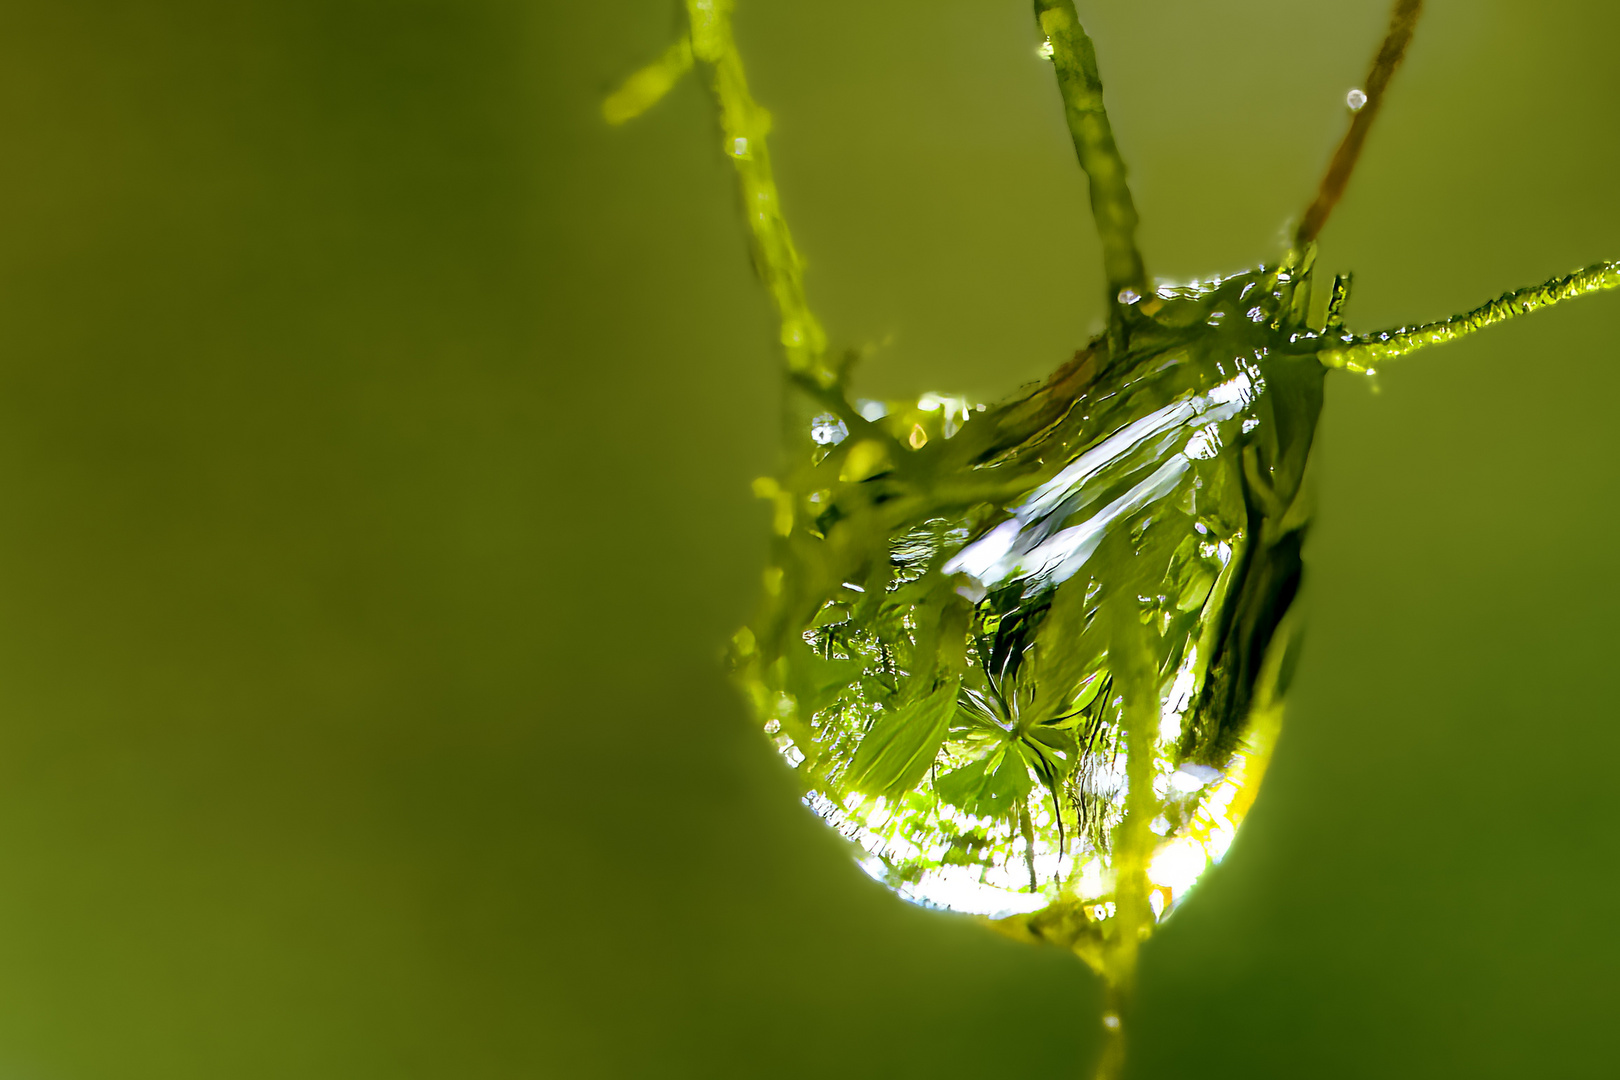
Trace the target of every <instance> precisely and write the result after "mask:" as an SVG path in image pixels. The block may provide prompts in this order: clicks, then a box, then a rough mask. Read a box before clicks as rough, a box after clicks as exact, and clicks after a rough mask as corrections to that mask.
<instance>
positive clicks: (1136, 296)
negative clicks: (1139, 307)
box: [1119, 289, 1142, 304]
mask: <svg viewBox="0 0 1620 1080" xmlns="http://www.w3.org/2000/svg"><path fill="white" fill-rule="evenodd" d="M1140 299H1142V295H1141V294H1140V293H1138V292H1137V291H1136V290H1135V289H1121V290H1119V302H1120V303H1122V304H1134V303H1136V302H1137V301H1138V300H1140Z"/></svg>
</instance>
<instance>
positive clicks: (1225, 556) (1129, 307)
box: [603, 0, 1620, 1077]
mask: <svg viewBox="0 0 1620 1080" xmlns="http://www.w3.org/2000/svg"><path fill="white" fill-rule="evenodd" d="M1034 6H1035V15H1036V21H1037V24H1038V28H1039V30H1040V32H1041V34H1042V35H1043V39H1042V43H1041V44H1040V46H1039V48H1038V50H1037V52H1038V55H1040V56H1041V57H1043V58H1046V59H1047V60H1049V61H1050V62H1051V64H1052V66H1053V70H1054V73H1055V75H1056V78H1057V84H1058V89H1059V92H1060V94H1061V97H1062V100H1063V104H1064V109H1065V115H1066V119H1067V122H1068V127H1069V131H1070V134H1071V136H1072V139H1073V142H1074V147H1075V151H1076V155H1077V157H1078V159H1079V163H1080V165H1081V167H1082V169H1083V170H1084V171H1085V173H1086V175H1087V177H1088V179H1089V181H1090V197H1091V206H1092V211H1093V217H1094V219H1095V221H1096V224H1097V231H1098V237H1099V240H1100V242H1101V247H1102V256H1103V266H1104V270H1105V275H1106V279H1107V294H1106V295H1107V304H1108V311H1109V319H1108V324H1107V328H1106V329H1105V330H1104V331H1103V332H1102V333H1101V334H1100V335H1098V336H1097V338H1095V339H1094V340H1093V341H1091V342H1089V343H1088V344H1087V345H1085V346H1084V347H1083V348H1081V349H1080V350H1079V351H1078V352H1076V353H1075V355H1074V356H1073V357H1072V358H1070V359H1069V360H1068V361H1066V362H1065V363H1063V364H1062V365H1061V366H1059V367H1058V368H1057V370H1056V371H1054V372H1053V373H1052V375H1051V376H1049V377H1048V378H1047V379H1046V380H1045V381H1044V382H1042V383H1040V384H1039V385H1035V386H1032V387H1029V388H1026V389H1025V390H1024V391H1022V392H1020V393H1018V394H1016V395H1014V396H1013V397H1012V398H1011V399H1009V400H1007V401H1004V402H999V403H993V404H991V403H970V402H968V401H965V400H963V399H961V398H953V397H948V396H944V395H938V394H925V395H923V396H922V397H921V398H919V399H917V400H915V401H890V402H873V401H855V400H852V399H851V398H850V397H849V395H848V393H847V389H846V388H847V385H848V377H849V364H850V362H851V361H850V359H849V356H850V355H851V354H843V355H840V354H837V353H834V352H833V351H831V350H829V348H828V345H827V337H826V334H825V332H824V330H823V329H822V326H821V323H820V321H819V320H818V319H817V318H816V316H815V315H814V313H813V312H812V311H811V309H810V307H809V304H808V302H807V300H806V297H805V292H804V284H803V273H802V265H801V263H800V260H799V256H798V252H797V249H796V247H795V246H794V243H793V239H792V236H791V234H790V232H789V230H788V227H787V223H786V221H785V219H784V218H783V216H782V211H781V207H780V202H779V199H778V197H777V190H776V185H775V180H774V177H773V174H772V171H771V161H770V155H769V150H768V145H767V141H766V136H767V134H768V132H769V130H770V123H771V120H770V116H769V114H768V113H767V112H766V111H765V110H764V109H763V108H761V107H760V106H759V105H758V104H757V103H756V102H755V101H754V99H753V97H752V96H751V94H750V92H749V90H748V84H747V79H746V76H745V73H744V70H743V65H742V61H741V58H740V56H739V55H738V52H737V48H736V45H735V42H734V41H733V39H732V35H731V24H730V11H731V3H730V0H686V12H687V27H688V33H687V35H686V36H684V37H683V38H682V39H681V40H680V41H678V42H676V44H675V45H673V46H671V47H670V48H669V49H668V50H667V51H666V52H665V53H664V55H663V56H662V57H660V58H659V59H658V60H657V61H655V62H654V63H653V64H651V65H649V66H648V67H647V68H645V69H643V70H642V71H640V72H638V73H636V74H635V75H633V76H631V78H630V79H629V80H628V81H627V82H626V83H625V84H624V86H623V87H622V88H621V89H620V90H619V91H618V92H616V93H615V94H613V95H612V96H611V97H610V98H609V99H608V100H607V101H606V102H605V103H604V106H603V112H604V115H605V116H606V118H607V119H608V120H609V121H611V122H615V123H618V122H623V121H625V120H628V119H630V118H631V117H633V116H635V115H638V114H639V113H641V112H642V111H644V110H645V109H646V108H647V107H648V106H650V105H651V104H652V103H653V102H655V101H656V100H657V99H658V98H659V97H661V96H662V95H663V94H664V93H665V92H667V91H668V89H669V88H670V86H672V85H673V84H674V82H675V81H676V80H677V79H678V78H680V77H681V76H682V75H683V74H684V73H685V72H687V71H688V70H690V69H692V68H693V67H694V64H697V65H701V68H702V70H703V71H704V72H705V73H706V74H707V75H708V77H709V80H710V86H711V89H712V91H713V94H714V97H715V100H716V103H717V105H718V108H719V115H720V123H721V128H722V136H723V142H722V145H723V146H724V147H725V149H726V153H727V156H728V157H730V159H731V160H732V163H733V165H734V167H735V171H736V174H737V178H738V183H739V187H740V191H741V195H742V201H743V205H744V207H745V208H747V212H746V214H745V217H746V220H747V222H748V225H749V228H750V231H751V235H752V239H753V245H754V261H755V266H756V268H757V270H758V272H759V275H760V277H761V279H762V280H763V282H764V284H765V286H766V288H767V290H768V291H769V293H770V295H771V297H772V300H773V301H774V303H775V305H776V308H777V311H778V313H779V315H780V318H781V343H782V347H783V352H784V357H785V360H786V371H787V378H788V382H789V385H790V388H791V395H792V398H793V402H794V410H793V415H794V416H795V420H794V422H793V425H792V428H791V430H790V431H789V432H788V436H787V451H786V463H785V465H784V467H783V469H782V471H781V472H780V474H779V475H777V476H775V477H768V478H762V479H760V480H759V481H757V482H756V484H755V492H756V494H758V495H759V496H760V497H761V498H764V499H768V500H770V502H771V503H772V507H773V514H772V525H773V532H774V542H773V547H772V552H771V559H770V565H769V566H768V568H767V570H766V572H765V578H764V589H763V593H764V596H763V602H762V605H761V610H760V612H759V614H758V616H757V617H756V618H755V620H754V621H753V622H752V624H751V625H750V626H749V627H747V628H745V629H743V630H741V631H739V632H738V634H737V635H736V638H735V639H734V641H733V649H732V659H733V663H734V666H735V670H736V672H737V675H738V678H739V681H740V683H741V685H742V686H743V688H744V690H745V691H746V693H747V694H748V696H749V697H750V699H751V701H752V704H753V707H754V709H755V712H756V713H757V715H758V717H759V720H760V722H761V724H762V726H763V727H764V730H765V732H766V734H767V735H768V736H769V737H770V738H771V739H772V740H773V741H774V742H775V744H776V746H777V747H778V748H779V749H780V750H781V752H782V753H783V755H784V757H785V758H786V759H787V761H788V762H789V764H790V765H792V766H793V768H794V769H795V770H796V773H797V776H798V777H799V779H800V782H801V784H802V785H803V790H804V800H805V802H806V804H807V805H809V806H810V807H811V808H812V809H814V810H815V812H816V813H817V814H819V815H820V816H821V817H822V818H823V819H825V820H826V821H827V822H828V823H829V824H831V825H833V826H834V827H836V828H837V829H839V831H840V832H842V833H843V834H844V835H846V836H848V837H849V838H850V839H852V840H853V841H855V842H856V843H857V844H858V845H859V846H860V848H861V850H862V853H863V854H862V865H863V866H864V867H865V868H866V870H867V871H868V872H869V873H871V874H872V875H873V876H874V877H877V878H878V879H880V880H882V881H884V882H886V883H887V884H888V885H889V886H890V887H892V888H893V889H894V890H895V892H897V893H898V894H899V895H901V896H903V897H905V898H907V899H910V900H912V901H915V902H917V903H921V904H925V905H929V906H935V907H941V908H947V909H952V910H956V911H963V912H969V913H972V914H975V915H978V916H981V917H983V918H984V919H986V921H987V922H989V924H990V925H992V926H994V927H995V928H996V929H998V930H1000V931H1002V932H1004V933H1007V934H1009V935H1011V936H1013V937H1017V938H1021V939H1024V940H1031V941H1044V942H1049V943H1055V944H1058V945H1061V946H1062V947H1064V948H1067V949H1069V950H1072V951H1073V952H1074V953H1075V954H1076V955H1078V956H1080V957H1081V958H1082V959H1084V960H1085V961H1086V962H1087V963H1089V964H1090V965H1091V966H1092V967H1093V968H1094V969H1095V970H1096V971H1097V972H1098V973H1099V974H1100V975H1101V976H1102V977H1103V979H1104V980H1105V983H1106V985H1107V987H1108V991H1109V1002H1108V1005H1107V1008H1106V1011H1105V1013H1104V1015H1103V1017H1102V1018H1101V1023H1100V1029H1099V1030H1100V1031H1101V1034H1102V1039H1103V1050H1102V1054H1101V1057H1100V1059H1099V1062H1098V1065H1097V1070H1098V1071H1097V1075H1098V1076H1102V1077H1116V1076H1118V1075H1120V1072H1121V1070H1122V1068H1123V1061H1124V1053H1125V1039H1126V1035H1127V1032H1128V1030H1129V1028H1130V1015H1131V1008H1132V1000H1133V987H1134V981H1135V971H1136V957H1137V950H1138V948H1139V946H1140V944H1141V942H1142V940H1143V939H1144V938H1145V937H1146V936H1147V935H1148V934H1149V933H1150V932H1151V930H1152V929H1153V927H1154V926H1155V925H1156V924H1157V923H1158V922H1159V921H1161V920H1162V919H1164V918H1167V917H1170V915H1171V913H1172V912H1173V911H1174V910H1175V908H1176V906H1177V904H1178V903H1180V901H1181V900H1182V898H1183V897H1184V896H1185V895H1186V893H1187V891H1188V890H1189V889H1190V888H1191V887H1192V886H1193V884H1194V883H1195V882H1196V881H1197V879H1198V878H1199V876H1200V875H1201V874H1202V873H1203V872H1204V870H1205V869H1206V868H1207V867H1208V866H1209V865H1210V864H1211V863H1213V862H1215V861H1218V860H1219V859H1220V858H1221V857H1222V855H1224V854H1225V852H1226V850H1227V848H1228V847H1229V846H1230V844H1231V842H1232V839H1233V836H1234V835H1235V833H1236V830H1237V828H1238V826H1239V824H1240V823H1241V822H1242V820H1243V818H1244V815H1245V814H1246V813H1247V811H1248V809H1249V807H1250V805H1251V804H1252V803H1253V801H1254V798H1255V794H1256V792H1257V790H1258V788H1259V784H1260V781H1261V779H1262V778H1263V776H1264V774H1265V770H1266V765H1267V762H1268V760H1269V758H1270V754H1271V749H1272V746H1273V745H1274V743H1275V740H1276V737H1277V733H1278V731H1279V728H1280V725H1281V721H1282V702H1283V696H1284V694H1285V692H1286V690H1287V687H1288V683H1289V679H1290V675H1291V673H1292V669H1293V665H1294V660H1295V657H1296V655H1297V642H1298V634H1297V631H1296V623H1297V618H1298V616H1297V613H1296V612H1295V610H1294V598H1295V595H1296V593H1297V590H1298V587H1299V581H1300V575H1301V570H1302V562H1301V548H1302V545H1303V542H1304V538H1305V534H1306V530H1307V528H1308V526H1309V524H1310V520H1311V513H1312V483H1311V447H1312V443H1313V440H1314V435H1315V431H1316V425H1317V420H1318V417H1319V416H1320V413H1321V409H1322V402H1323V393H1324V387H1325V382H1326V378H1327V375H1328V373H1329V372H1330V371H1332V370H1340V371H1345V372H1352V373H1357V372H1370V371H1372V369H1373V365H1374V364H1376V363H1382V362H1384V361H1387V360H1393V359H1396V358H1399V357H1402V356H1405V355H1407V354H1409V353H1412V352H1415V351H1417V350H1420V349H1423V348H1427V347H1429V346H1431V345H1436V344H1442V343H1444V342H1447V341H1451V340H1454V339H1455V338H1457V337H1460V336H1463V335H1465V334H1468V333H1472V332H1473V331H1475V330H1478V329H1482V328H1484V327H1486V326H1489V325H1492V324H1494V323H1496V322H1500V321H1502V320H1504V319H1507V318H1511V317H1514V316H1517V315H1521V314H1526V313H1528V312H1531V311H1535V310H1538V309H1539V308H1541V307H1545V306H1548V305H1551V304H1554V303H1558V302H1561V301H1563V300H1566V299H1571V298H1573V297H1576V296H1581V295H1584V294H1586V293H1588V292H1593V291H1597V290H1601V289H1609V288H1613V287H1615V286H1616V285H1620V264H1616V263H1600V264H1597V265H1594V266H1592V267H1589V268H1587V269H1585V270H1582V271H1578V272H1576V273H1574V274H1571V275H1568V276H1567V277H1563V278H1559V279H1556V280H1554V281H1551V282H1548V283H1546V284H1544V285H1540V286H1535V287H1532V288H1527V289H1523V290H1519V291H1518V292H1514V293H1510V294H1508V295H1506V296H1503V297H1501V298H1500V299H1498V300H1495V301H1492V302H1490V303H1488V304H1485V305H1483V306H1481V307H1480V308H1478V309H1476V310H1474V311H1471V312H1467V313H1464V314H1462V315H1458V316H1454V317H1452V318H1450V319H1445V320H1442V321H1440V322H1435V323H1431V324H1427V325H1424V326H1419V327H1416V328H1397V329H1391V330H1385V331H1380V332H1376V333H1372V334H1359V335H1358V334H1354V333H1352V332H1350V331H1349V330H1347V329H1346V328H1345V326H1344V307H1345V304H1346V301H1347V299H1348V296H1349V290H1350V278H1349V275H1347V274H1346V275H1337V276H1333V277H1331V278H1324V277H1323V276H1321V275H1320V274H1319V273H1318V269H1317V267H1316V238H1317V236H1318V234H1319V233H1320V232H1321V230H1322V228H1323V226H1324V225H1325V224H1326V222H1327V220H1328V217H1329V215H1330V214H1331V212H1332V210H1333V208H1334V206H1335V205H1336V204H1337V202H1338V201H1339V198H1340V197H1341V196H1342V194H1343V192H1344V189H1345V185H1346V184H1347V183H1348V181H1349V178H1350V175H1351V173H1352V171H1353V169H1354V166H1355V163H1356V160H1357V158H1358V156H1359V154H1360V151H1361V147H1362V145H1363V143H1364V141H1365V139H1366V137H1367V134H1368V132H1369V131H1370V129H1371V124H1372V122H1373V120H1374V118H1375V117H1376V116H1377V113H1378V111H1379V109H1380V107H1381V105H1382V103H1383V98H1384V94H1385V91H1386V89H1387V87H1388V84H1389V81H1390V78H1391V76H1392V75H1393V73H1394V72H1395V70H1396V68H1397V67H1398V65H1399V64H1400V62H1401V59H1402V57H1403V55H1404V53H1405V50H1406V47H1407V43H1408V42H1409V41H1410V39H1411V36H1412V33H1413V31H1414V29H1415V27H1416V24H1417V19H1418V16H1419V14H1420V12H1421V6H1422V5H1421V0H1397V2H1396V3H1395V6H1394V10H1393V12H1392V15H1391V19H1390V25H1389V29H1388V32H1387V34H1386V36H1385V38H1384V41H1383V43H1382V45H1381V46H1380V48H1379V50H1378V53H1377V55H1376V57H1375V59H1374V61H1373V64H1372V66H1371V69H1370V71H1369V73H1368V77H1367V80H1366V82H1365V84H1364V86H1363V87H1362V88H1358V89H1356V90H1353V91H1351V92H1350V94H1349V95H1348V96H1347V97H1346V105H1347V106H1348V108H1349V109H1350V111H1351V114H1352V118H1351V121H1350V126H1349V130H1348V131H1347V132H1346V134H1345V136H1344V138H1343V140H1342V141H1341V143H1340V145H1339V147H1338V149H1337V151H1336V152H1335V154H1334V156H1333V159H1332V161H1331V163H1330V164H1329V167H1328V169H1327V171H1326V173H1325V175H1324V177H1323V179H1322V182H1321V185H1320V188H1319V190H1318V192H1317V194H1316V196H1315V198H1314V200H1313V201H1312V202H1311V204H1310V205H1309V206H1308V207H1307V209H1306V210H1305V212H1304V214H1303V215H1302V217H1301V219H1300V224H1299V226H1298V229H1297V230H1296V232H1295V234H1294V237H1293V240H1292V243H1291V244H1290V246H1289V248H1288V250H1286V251H1285V252H1284V253H1283V254H1282V256H1281V258H1280V259H1279V260H1278V262H1277V263H1275V264H1273V265H1266V266H1260V267H1256V268H1254V269H1252V270H1248V271H1245V272H1243V273H1239V274H1235V275H1232V276H1230V277H1224V278H1212V279H1209V280H1207V281H1196V282H1190V283H1186V284H1180V285H1171V284H1168V283H1162V282H1155V281H1154V280H1153V279H1152V278H1151V276H1150V275H1149V274H1148V272H1147V270H1146V268H1145V265H1144V262H1143V259H1142V256H1141V254H1140V252H1139V251H1138V249H1137V246H1136V240H1135V232H1136V225H1137V216H1136V211H1135V208H1134V204H1133V203H1132V200H1131V194H1130V190H1129V187H1128V185H1127V183H1126V170H1125V166H1124V163H1123V161H1122V160H1121V158H1120V155H1119V152H1118V149H1117V147H1116V145H1115V143H1114V138H1113V134H1112V130H1111V128H1110V125H1109V120H1108V115H1107V112H1106V110H1105V109H1104V106H1103V93H1102V82H1101V79H1100V76H1099V74H1098V69H1097V60H1096V54H1095V50H1094V48H1093V45H1092V42H1091V39H1090V38H1089V37H1088V36H1087V35H1086V33H1085V31H1084V29H1083V28H1082V27H1081V24H1080V21H1079V18H1078V15H1077V14H1076V11H1075V8H1074V4H1073V0H1035V4H1034Z"/></svg>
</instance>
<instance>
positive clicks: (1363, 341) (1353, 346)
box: [1316, 261, 1620, 371]
mask: <svg viewBox="0 0 1620 1080" xmlns="http://www.w3.org/2000/svg"><path fill="white" fill-rule="evenodd" d="M1616 287H1620V261H1612V262H1600V263H1593V264H1592V265H1591V266H1588V267H1587V268H1586V269H1584V270H1577V271H1575V272H1574V273H1573V274H1565V275H1564V276H1563V277H1556V278H1553V279H1552V280H1551V281H1548V282H1546V283H1544V284H1541V285H1532V286H1530V287H1529V288H1524V289H1518V290H1516V291H1514V292H1510V293H1504V294H1502V295H1501V296H1499V297H1498V298H1496V299H1495V300H1492V301H1491V302H1490V303H1488V304H1483V305H1481V306H1479V307H1477V308H1475V309H1474V310H1472V311H1467V312H1464V313H1463V314H1461V315H1453V316H1452V317H1451V318H1449V319H1442V320H1440V321H1439V322H1432V323H1425V324H1424V325H1422V326H1413V327H1400V328H1398V329H1395V330H1386V331H1382V332H1380V333H1377V334H1363V335H1360V336H1358V337H1354V338H1351V339H1350V340H1348V341H1347V342H1346V343H1345V344H1343V345H1337V346H1333V347H1331V348H1326V349H1323V350H1321V351H1320V352H1318V353H1317V354H1316V355H1317V358H1318V359H1320V360H1321V361H1322V363H1324V364H1326V365H1327V366H1328V367H1334V368H1344V369H1345V370H1347V371H1370V370H1372V368H1373V365H1375V364H1380V363H1383V362H1384V361H1385V360H1394V359H1396V358H1397V357H1402V356H1407V355H1410V354H1411V353H1415V352H1417V351H1418V350H1420V349H1427V348H1429V347H1431V346H1434V345H1444V344H1446V343H1447V342H1450V341H1456V340H1457V339H1458V338H1460V337H1466V336H1468V335H1469V334H1472V333H1473V332H1474V331H1476V330H1483V329H1485V328H1486V327H1487V326H1495V325H1496V324H1497V323H1501V322H1506V321H1508V320H1509V319H1514V318H1518V317H1519V316H1520V315H1528V314H1530V313H1531V312H1533V311H1540V310H1541V309H1543V308H1548V307H1552V306H1553V305H1554V304H1561V303H1563V302H1564V301H1565V300H1573V299H1575V298H1576V297H1579V296H1585V295H1587V294H1588V293H1594V292H1602V291H1604V290H1606V289H1613V288H1616Z"/></svg>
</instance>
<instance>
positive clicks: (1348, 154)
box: [1294, 0, 1423, 251]
mask: <svg viewBox="0 0 1620 1080" xmlns="http://www.w3.org/2000/svg"><path fill="white" fill-rule="evenodd" d="M1422 13H1423V0H1395V10H1394V11H1392V12H1391V13H1390V16H1389V32H1388V33H1386V34H1385V35H1384V43H1383V44H1382V45H1381V46H1379V48H1378V56H1377V57H1376V58H1374V60H1373V65H1372V70H1371V71H1370V72H1368V73H1367V85H1366V86H1364V87H1362V88H1361V90H1362V93H1364V94H1366V95H1367V100H1366V101H1365V102H1364V103H1363V104H1362V106H1361V108H1360V109H1358V110H1357V111H1356V115H1355V119H1353V120H1351V121H1350V130H1349V131H1347V132H1345V133H1344V140H1343V141H1342V142H1340V143H1339V148H1338V150H1336V151H1334V154H1333V161H1332V163H1331V164H1329V165H1328V170H1327V173H1326V175H1324V176H1323V177H1322V185H1321V187H1319V188H1318V189H1317V191H1316V200H1315V201H1314V202H1312V203H1311V205H1310V207H1309V208H1308V209H1307V210H1306V211H1305V217H1304V219H1303V220H1301V221H1300V223H1299V232H1298V233H1297V234H1296V235H1295V238H1294V248H1295V250H1298V251H1303V250H1304V249H1305V246H1306V245H1307V244H1310V243H1311V242H1313V241H1314V240H1315V239H1316V237H1317V235H1318V234H1320V233H1321V231H1322V226H1324V225H1326V224H1327V219H1328V215H1329V214H1331V213H1333V208H1334V207H1335V206H1337V205H1338V202H1339V199H1340V197H1341V196H1343V195H1344V188H1345V185H1346V184H1348V183H1349V182H1350V174H1351V173H1352V172H1354V171H1355V168H1356V160H1357V159H1358V158H1360V157H1361V147H1362V144H1363V143H1365V142H1366V141H1367V133H1368V132H1369V131H1371V130H1372V125H1373V120H1374V119H1375V118H1376V117H1377V116H1378V110H1379V108H1380V107H1382V105H1383V104H1384V90H1385V89H1386V88H1387V87H1388V86H1389V80H1390V77H1391V76H1392V75H1394V74H1395V69H1396V68H1397V67H1399V66H1400V63H1401V59H1402V58H1403V57H1405V55H1406V46H1407V45H1408V44H1409V43H1410V42H1411V40H1412V32H1413V31H1414V30H1416V29H1417V21H1418V16H1419V15H1421V14H1422Z"/></svg>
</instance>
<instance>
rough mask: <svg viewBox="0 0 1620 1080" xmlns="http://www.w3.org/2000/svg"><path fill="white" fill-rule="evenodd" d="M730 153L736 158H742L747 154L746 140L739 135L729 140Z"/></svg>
mask: <svg viewBox="0 0 1620 1080" xmlns="http://www.w3.org/2000/svg"><path fill="white" fill-rule="evenodd" d="M731 152H732V153H733V154H735V155H736V156H737V157H742V156H743V155H744V154H746V153H748V140H747V139H745V138H743V137H742V136H741V135H739V136H737V137H736V138H735V139H733V140H731Z"/></svg>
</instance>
